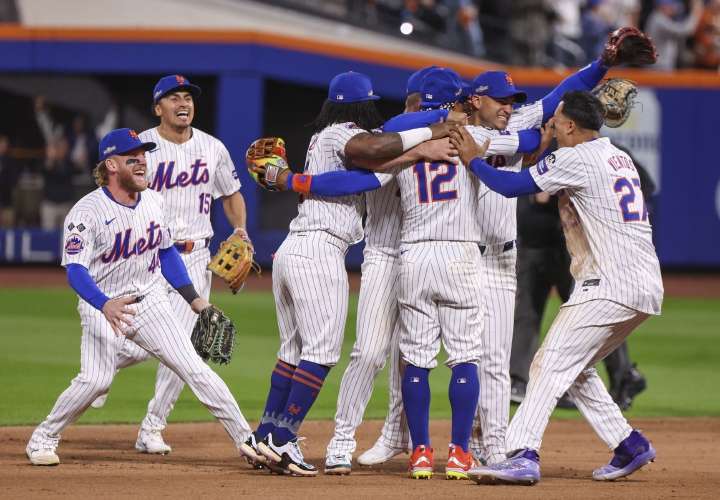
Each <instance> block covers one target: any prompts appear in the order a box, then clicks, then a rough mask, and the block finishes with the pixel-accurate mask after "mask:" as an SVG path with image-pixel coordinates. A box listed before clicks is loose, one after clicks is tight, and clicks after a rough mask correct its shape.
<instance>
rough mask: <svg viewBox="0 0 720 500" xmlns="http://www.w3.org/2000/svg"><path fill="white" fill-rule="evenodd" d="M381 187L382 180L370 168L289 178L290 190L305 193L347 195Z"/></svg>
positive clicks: (333, 195)
mask: <svg viewBox="0 0 720 500" xmlns="http://www.w3.org/2000/svg"><path fill="white" fill-rule="evenodd" d="M379 187H380V181H379V180H378V178H377V177H376V176H375V174H373V173H372V172H370V171H368V170H348V171H339V172H326V173H324V174H319V175H306V174H291V175H289V176H288V179H287V189H288V190H289V191H295V192H296V193H300V194H305V195H307V194H317V195H320V196H331V197H335V196H347V195H351V194H359V193H363V192H365V191H372V190H373V189H377V188H379Z"/></svg>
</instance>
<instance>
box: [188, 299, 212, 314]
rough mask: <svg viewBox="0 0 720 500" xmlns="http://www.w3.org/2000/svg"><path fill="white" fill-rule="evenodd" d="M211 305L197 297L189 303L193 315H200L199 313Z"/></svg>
mask: <svg viewBox="0 0 720 500" xmlns="http://www.w3.org/2000/svg"><path fill="white" fill-rule="evenodd" d="M211 305H212V304H210V302H208V301H207V300H205V299H203V298H202V297H198V298H197V299H195V300H193V301H192V302H191V303H190V309H192V310H193V312H194V313H195V314H200V312H201V311H203V310H204V309H207V308H208V307H210V306H211Z"/></svg>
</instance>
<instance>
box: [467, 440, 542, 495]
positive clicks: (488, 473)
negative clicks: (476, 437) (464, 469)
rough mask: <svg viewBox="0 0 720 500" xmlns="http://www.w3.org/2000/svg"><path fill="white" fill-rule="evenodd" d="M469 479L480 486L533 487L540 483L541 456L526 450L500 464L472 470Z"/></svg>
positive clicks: (469, 472) (533, 451)
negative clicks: (521, 485) (517, 485)
mask: <svg viewBox="0 0 720 500" xmlns="http://www.w3.org/2000/svg"><path fill="white" fill-rule="evenodd" d="M468 477H469V478H470V479H472V480H473V481H475V482H476V483H478V484H495V483H501V484H503V483H504V484H523V485H525V486H532V485H533V484H535V483H537V482H538V481H540V456H539V455H538V454H537V452H536V451H535V450H530V449H527V448H526V449H524V450H520V451H518V452H517V453H515V455H513V456H512V457H511V458H508V459H507V460H505V461H504V462H500V463H499V464H495V465H487V466H484V467H476V468H474V469H470V471H468Z"/></svg>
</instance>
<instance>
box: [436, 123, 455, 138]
mask: <svg viewBox="0 0 720 500" xmlns="http://www.w3.org/2000/svg"><path fill="white" fill-rule="evenodd" d="M457 128H458V124H457V123H453V122H442V123H433V124H432V125H430V130H431V131H432V138H433V139H442V138H443V137H447V136H449V135H450V132H451V131H452V130H456V129H457Z"/></svg>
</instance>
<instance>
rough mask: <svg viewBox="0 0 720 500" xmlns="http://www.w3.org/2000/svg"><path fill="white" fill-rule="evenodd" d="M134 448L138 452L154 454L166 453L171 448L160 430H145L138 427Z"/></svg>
mask: <svg viewBox="0 0 720 500" xmlns="http://www.w3.org/2000/svg"><path fill="white" fill-rule="evenodd" d="M135 449H136V450H137V451H139V452H140V453H152V454H155V455H167V454H168V453H170V452H171V451H172V448H171V447H170V446H169V445H167V444H165V441H163V437H162V434H160V431H146V430H144V429H140V431H139V432H138V437H137V441H135Z"/></svg>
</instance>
